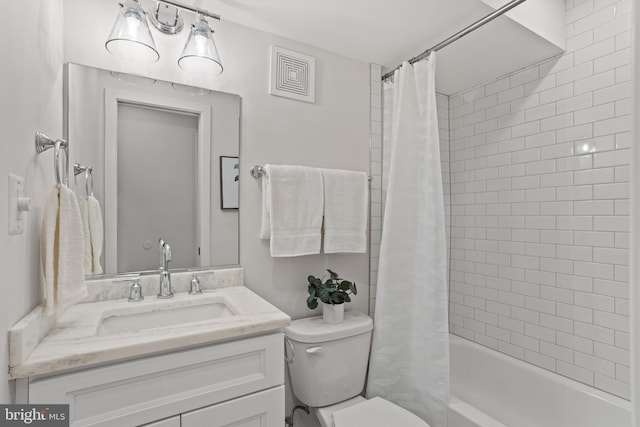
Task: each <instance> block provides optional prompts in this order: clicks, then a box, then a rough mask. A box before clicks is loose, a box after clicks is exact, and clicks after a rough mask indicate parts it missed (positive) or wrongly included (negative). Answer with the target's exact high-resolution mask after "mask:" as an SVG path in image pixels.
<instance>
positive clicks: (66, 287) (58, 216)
mask: <svg viewBox="0 0 640 427" xmlns="http://www.w3.org/2000/svg"><path fill="white" fill-rule="evenodd" d="M82 230H83V226H82V216H81V214H80V207H79V206H78V200H77V199H76V196H75V194H74V193H73V191H71V190H70V189H69V188H68V187H67V186H64V185H62V186H61V187H60V188H58V187H54V188H53V190H51V191H50V192H49V195H48V196H47V200H46V202H45V206H44V211H43V214H42V229H41V231H40V253H41V257H42V269H43V271H44V283H45V298H46V311H47V313H48V314H53V313H55V312H58V313H62V312H63V311H64V310H65V309H66V308H68V307H70V306H71V305H73V304H75V303H78V302H80V301H81V300H83V299H84V298H86V297H87V295H88V291H87V286H86V284H85V281H84V234H83V231H82Z"/></svg>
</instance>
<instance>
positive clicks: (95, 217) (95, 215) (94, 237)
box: [87, 196, 104, 274]
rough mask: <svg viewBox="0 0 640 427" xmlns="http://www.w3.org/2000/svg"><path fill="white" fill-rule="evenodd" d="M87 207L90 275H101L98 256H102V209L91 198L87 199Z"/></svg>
mask: <svg viewBox="0 0 640 427" xmlns="http://www.w3.org/2000/svg"><path fill="white" fill-rule="evenodd" d="M87 205H88V207H89V230H90V232H91V255H92V257H91V258H92V270H91V271H92V273H93V274H102V265H101V264H100V256H101V255H102V245H103V243H104V224H103V223H102V209H100V202H98V199H96V198H95V197H93V196H89V197H88V198H87Z"/></svg>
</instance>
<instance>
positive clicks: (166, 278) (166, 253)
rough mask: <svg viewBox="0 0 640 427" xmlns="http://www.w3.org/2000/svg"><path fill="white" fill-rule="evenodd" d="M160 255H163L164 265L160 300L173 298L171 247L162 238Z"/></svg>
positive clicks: (161, 268) (161, 271) (159, 294)
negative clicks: (170, 268) (170, 262)
mask: <svg viewBox="0 0 640 427" xmlns="http://www.w3.org/2000/svg"><path fill="white" fill-rule="evenodd" d="M160 253H161V254H162V265H161V266H160V292H159V293H158V298H162V299H166V298H173V292H172V291H171V274H170V273H169V261H171V246H169V244H168V243H167V242H165V241H164V239H163V238H160Z"/></svg>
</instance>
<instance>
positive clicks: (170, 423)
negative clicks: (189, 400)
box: [141, 415, 180, 427]
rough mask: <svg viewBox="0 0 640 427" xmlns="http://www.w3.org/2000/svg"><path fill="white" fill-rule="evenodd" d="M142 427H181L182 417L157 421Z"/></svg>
mask: <svg viewBox="0 0 640 427" xmlns="http://www.w3.org/2000/svg"><path fill="white" fill-rule="evenodd" d="M141 427H180V415H178V416H175V417H171V418H167V419H165V420H162V421H156V422H155V423H151V424H145V425H143V426H141Z"/></svg>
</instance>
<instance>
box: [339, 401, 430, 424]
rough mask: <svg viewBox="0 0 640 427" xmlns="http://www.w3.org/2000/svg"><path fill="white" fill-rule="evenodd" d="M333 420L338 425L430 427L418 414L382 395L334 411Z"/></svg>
mask: <svg viewBox="0 0 640 427" xmlns="http://www.w3.org/2000/svg"><path fill="white" fill-rule="evenodd" d="M333 422H334V423H335V426H336V427H389V426H402V427H429V424H427V423H425V422H424V421H422V420H421V419H420V418H418V417H417V416H416V415H414V414H412V413H411V412H409V411H407V410H406V409H402V408H401V407H399V406H398V405H395V404H393V403H391V402H389V401H388V400H384V399H382V398H380V397H374V398H373V399H369V400H367V401H365V402H362V403H358V404H357V405H354V406H350V407H348V408H345V409H340V410H339V411H336V412H334V413H333Z"/></svg>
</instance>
